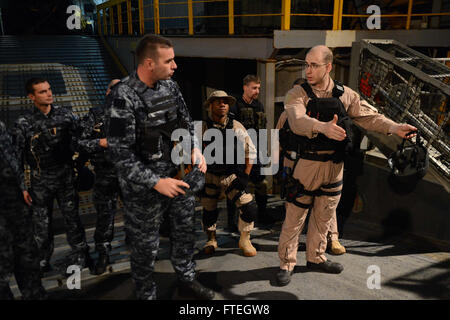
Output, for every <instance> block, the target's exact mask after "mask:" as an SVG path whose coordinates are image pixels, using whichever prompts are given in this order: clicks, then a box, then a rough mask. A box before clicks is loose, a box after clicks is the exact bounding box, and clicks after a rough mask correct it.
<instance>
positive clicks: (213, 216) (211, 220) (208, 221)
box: [202, 208, 219, 228]
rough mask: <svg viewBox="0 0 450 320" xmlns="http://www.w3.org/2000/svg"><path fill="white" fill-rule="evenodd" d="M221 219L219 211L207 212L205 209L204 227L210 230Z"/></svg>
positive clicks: (203, 216)
mask: <svg viewBox="0 0 450 320" xmlns="http://www.w3.org/2000/svg"><path fill="white" fill-rule="evenodd" d="M218 217H219V210H218V209H215V210H212V211H208V210H205V209H204V208H203V215H202V222H203V227H204V228H208V227H211V226H212V225H213V224H215V223H216V222H217V218H218Z"/></svg>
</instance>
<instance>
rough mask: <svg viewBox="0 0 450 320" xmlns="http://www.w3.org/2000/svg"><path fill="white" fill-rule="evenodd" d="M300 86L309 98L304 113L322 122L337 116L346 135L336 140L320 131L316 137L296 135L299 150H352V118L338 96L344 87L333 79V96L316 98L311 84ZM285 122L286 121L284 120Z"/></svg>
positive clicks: (345, 151) (343, 151)
mask: <svg viewBox="0 0 450 320" xmlns="http://www.w3.org/2000/svg"><path fill="white" fill-rule="evenodd" d="M302 88H303V89H304V90H305V91H306V93H307V94H308V97H309V98H310V100H309V102H308V105H307V106H306V114H307V115H308V116H309V117H311V118H316V119H318V120H319V121H322V122H328V121H331V120H333V116H334V115H335V114H336V115H337V116H338V121H337V125H338V126H340V127H342V128H343V129H344V130H345V132H346V135H347V137H346V138H345V139H344V140H343V141H337V140H333V139H330V138H328V137H327V136H325V135H324V134H322V133H319V134H318V135H317V137H315V138H312V139H309V138H308V137H305V136H300V135H296V140H297V144H298V145H299V149H300V150H301V151H306V152H315V151H325V150H327V151H333V150H334V151H336V152H339V153H342V154H345V153H350V152H352V150H353V141H352V130H351V125H352V120H351V119H350V117H349V116H348V114H347V111H346V110H345V107H344V104H343V103H342V101H341V99H339V97H340V96H342V94H343V93H344V87H343V86H342V85H341V84H339V83H338V82H337V81H334V88H333V96H332V97H331V98H318V97H317V96H316V95H315V94H314V92H313V91H312V88H311V86H310V85H309V84H308V83H307V82H305V83H303V84H302ZM286 122H287V121H286Z"/></svg>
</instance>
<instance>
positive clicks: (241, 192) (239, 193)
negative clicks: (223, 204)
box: [231, 190, 245, 203]
mask: <svg viewBox="0 0 450 320" xmlns="http://www.w3.org/2000/svg"><path fill="white" fill-rule="evenodd" d="M244 193H245V192H244V190H240V191H238V192H237V193H236V194H235V195H234V197H233V199H231V202H232V203H236V201H238V199H239V198H240V197H241V196H242V195H243V194H244Z"/></svg>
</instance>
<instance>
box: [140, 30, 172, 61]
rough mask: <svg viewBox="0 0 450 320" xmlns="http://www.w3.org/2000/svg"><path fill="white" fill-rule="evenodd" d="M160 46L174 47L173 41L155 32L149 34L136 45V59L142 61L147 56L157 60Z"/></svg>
mask: <svg viewBox="0 0 450 320" xmlns="http://www.w3.org/2000/svg"><path fill="white" fill-rule="evenodd" d="M158 48H173V44H172V41H170V40H169V39H167V38H164V37H161V36H157V35H154V34H147V35H145V36H144V37H143V38H141V40H139V43H138V44H137V46H136V59H137V61H138V63H141V62H142V61H143V60H144V59H146V58H151V59H153V60H156V59H157V58H158V56H157V50H158Z"/></svg>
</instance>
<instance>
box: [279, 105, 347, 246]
mask: <svg viewBox="0 0 450 320" xmlns="http://www.w3.org/2000/svg"><path fill="white" fill-rule="evenodd" d="M286 121H287V113H286V111H283V112H282V113H281V114H280V117H279V118H278V122H277V125H276V127H275V129H278V130H282V129H283V127H284V125H285V124H286ZM291 152H292V151H291V150H285V154H286V155H285V156H284V157H283V159H282V161H283V167H282V170H284V171H285V172H284V173H283V174H288V173H287V172H286V171H287V170H290V171H291V172H292V170H293V169H294V163H295V160H293V159H295V157H296V155H294V154H292V153H291ZM327 247H328V248H329V249H330V251H331V253H332V254H334V255H341V254H344V253H345V252H346V250H345V247H344V246H343V245H342V244H341V243H340V242H339V232H338V222H337V216H336V212H335V213H334V214H333V216H332V217H331V221H330V230H329V231H328V234H327Z"/></svg>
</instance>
